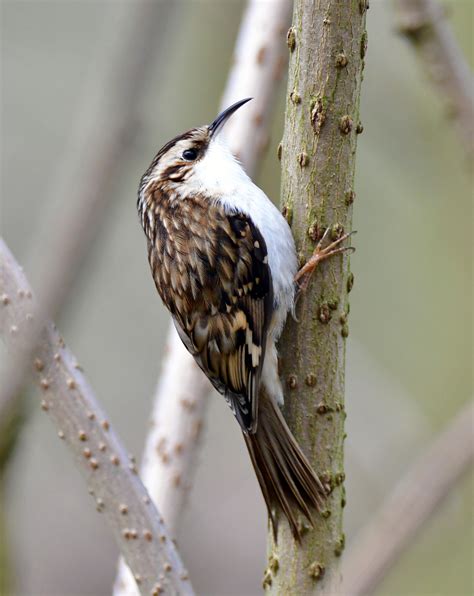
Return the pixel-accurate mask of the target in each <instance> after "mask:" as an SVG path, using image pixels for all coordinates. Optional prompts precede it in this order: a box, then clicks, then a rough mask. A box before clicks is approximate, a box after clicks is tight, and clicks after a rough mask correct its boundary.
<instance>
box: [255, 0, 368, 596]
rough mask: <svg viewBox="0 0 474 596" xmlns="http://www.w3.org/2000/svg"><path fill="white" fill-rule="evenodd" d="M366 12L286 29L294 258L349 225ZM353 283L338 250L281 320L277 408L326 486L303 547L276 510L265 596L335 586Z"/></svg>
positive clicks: (356, 2)
mask: <svg viewBox="0 0 474 596" xmlns="http://www.w3.org/2000/svg"><path fill="white" fill-rule="evenodd" d="M366 10H367V4H366V0H352V1H351V0H346V1H342V0H318V2H314V1H312V0H296V2H295V7H294V13H293V25H292V27H291V29H290V32H289V34H288V47H289V51H290V65H289V82H288V95H287V105H286V120H285V132H284V137H283V141H282V144H281V161H282V194H281V203H282V208H283V212H284V213H286V214H287V216H288V218H289V219H290V220H291V221H290V224H291V227H292V230H293V233H294V237H295V240H296V245H297V249H298V251H299V253H300V258H301V261H302V262H303V261H304V260H306V259H307V258H308V257H309V256H310V255H311V253H312V251H313V250H314V248H315V245H316V243H317V241H318V240H319V239H320V238H321V236H322V234H323V232H324V230H325V229H326V228H327V227H328V226H331V228H332V229H331V236H332V238H337V237H338V236H339V235H341V234H342V233H343V232H344V231H349V230H350V229H351V220H352V204H353V202H354V197H355V195H354V192H353V189H354V167H355V151H356V141H357V135H358V134H359V133H360V132H361V131H362V126H361V124H360V121H359V98H360V86H361V80H362V72H363V68H364V56H365V51H366V46H367V34H366V31H365V14H366ZM295 97H298V101H297V102H295V101H294V98H295ZM352 283H353V276H352V274H351V273H350V271H349V259H348V256H347V255H346V254H345V255H344V256H341V255H338V256H336V257H332V258H331V259H329V260H328V261H325V262H324V263H322V265H321V266H320V267H319V268H318V270H317V271H316V272H315V274H314V276H313V278H312V280H311V283H310V286H309V288H308V290H307V292H306V294H304V295H303V296H302V297H301V298H300V301H299V303H298V309H297V316H298V320H299V322H298V323H296V322H294V321H293V320H291V319H290V320H289V321H288V324H287V326H286V328H285V331H284V334H283V336H282V340H281V345H280V354H281V359H282V377H283V382H284V384H285V393H286V404H285V415H286V417H287V420H288V422H289V424H290V427H291V428H292V430H293V432H294V433H295V436H296V438H297V439H298V441H299V442H300V444H301V446H302V448H303V450H304V451H305V453H306V454H307V455H308V457H309V458H310V461H311V462H312V464H313V466H314V469H315V470H316V471H317V472H318V474H319V475H320V477H321V478H322V480H323V482H324V483H325V484H327V485H328V487H330V491H331V492H330V496H329V498H328V500H327V508H326V510H325V511H324V512H323V513H322V515H317V516H315V527H314V528H311V527H309V526H308V527H307V529H306V531H304V536H303V541H302V544H301V545H299V544H297V543H295V541H294V540H293V537H292V535H291V532H290V530H289V527H288V524H287V523H286V521H285V520H284V519H283V518H282V517H280V519H279V528H278V536H277V542H276V543H275V542H274V541H273V538H272V536H271V533H270V537H269V566H268V568H267V570H266V572H265V579H264V586H265V588H267V589H268V590H269V591H270V592H271V593H272V594H281V595H283V594H285V595H287V594H311V593H313V592H316V591H321V592H324V593H328V594H329V593H334V592H337V589H338V585H339V582H340V577H339V576H340V573H339V564H338V561H339V557H340V555H341V553H342V551H343V549H344V534H343V529H342V511H343V507H344V505H345V499H346V497H345V491H344V478H345V475H344V462H343V441H344V419H345V410H344V373H345V340H346V337H347V336H348V334H349V323H348V315H349V303H348V292H349V291H350V289H351V287H352ZM301 523H302V527H303V528H304V527H305V521H304V520H301ZM275 561H276V562H277V564H275Z"/></svg>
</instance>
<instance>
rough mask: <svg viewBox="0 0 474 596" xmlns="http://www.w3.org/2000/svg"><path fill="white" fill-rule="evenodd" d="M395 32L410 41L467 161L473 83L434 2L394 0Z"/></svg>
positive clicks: (471, 148)
mask: <svg viewBox="0 0 474 596" xmlns="http://www.w3.org/2000/svg"><path fill="white" fill-rule="evenodd" d="M395 4H396V6H397V9H398V13H399V29H400V31H401V33H403V34H404V35H405V36H406V37H407V39H409V40H410V42H411V43H412V45H413V47H414V49H415V50H416V51H417V53H418V56H419V57H420V60H421V63H422V66H423V67H424V68H425V69H426V70H427V71H428V74H429V75H430V78H431V81H432V83H433V85H434V87H435V89H436V92H437V94H438V95H440V96H441V97H442V98H444V99H445V100H446V102H447V104H448V108H449V114H450V115H451V116H452V118H453V121H454V122H455V124H456V128H457V130H458V133H459V135H460V138H461V141H462V143H463V145H464V148H465V150H466V153H467V155H468V158H469V159H470V160H472V158H473V157H474V81H473V77H472V73H471V70H470V68H469V65H468V63H467V61H466V59H465V57H464V55H463V53H462V51H461V49H460V47H459V45H458V43H457V41H456V38H455V37H454V34H453V32H452V30H451V28H450V27H449V25H448V23H447V22H446V17H445V14H444V10H443V8H442V7H441V5H440V4H438V3H437V2H436V0H395Z"/></svg>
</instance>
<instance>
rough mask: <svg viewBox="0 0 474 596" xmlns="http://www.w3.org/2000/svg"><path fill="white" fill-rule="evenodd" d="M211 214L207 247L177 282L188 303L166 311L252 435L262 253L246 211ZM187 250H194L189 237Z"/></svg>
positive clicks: (263, 290)
mask: <svg viewBox="0 0 474 596" xmlns="http://www.w3.org/2000/svg"><path fill="white" fill-rule="evenodd" d="M213 215H214V218H209V220H210V221H212V222H213V224H210V225H209V226H208V227H207V229H206V230H205V231H203V230H200V236H199V240H200V245H201V246H202V243H203V242H204V244H205V246H206V249H205V250H203V251H199V258H198V259H188V262H187V266H186V268H185V271H186V273H185V275H188V276H189V280H186V282H183V283H182V291H183V293H184V294H185V296H184V299H183V300H182V301H181V303H182V304H188V303H189V304H190V307H191V308H190V309H189V311H187V312H180V310H179V309H175V310H173V308H170V310H171V311H172V313H173V319H174V322H175V325H176V327H177V329H178V333H179V335H180V337H181V339H182V340H183V342H184V344H185V346H186V348H187V349H188V350H189V351H190V352H191V353H192V354H193V356H194V358H195V359H196V361H197V363H198V364H199V366H200V367H201V368H202V370H203V371H204V372H205V373H206V375H207V376H208V378H209V379H210V381H211V383H212V384H213V385H214V387H216V389H217V390H218V391H219V392H220V393H222V394H223V395H224V397H225V398H226V400H227V402H228V403H229V405H230V407H231V409H232V411H233V412H234V414H235V416H236V418H237V420H238V421H239V424H240V425H241V427H242V429H243V430H244V432H248V433H253V432H255V430H256V427H257V411H258V407H257V405H258V404H257V402H258V391H259V384H260V376H261V371H262V366H263V360H264V357H265V343H266V334H267V328H268V323H269V320H270V317H271V311H272V308H273V293H272V283H271V275H270V269H269V267H268V259H267V250H266V245H265V241H264V239H263V237H262V235H261V233H260V232H259V230H258V229H257V228H256V226H255V225H254V224H253V222H252V221H251V219H250V218H249V217H248V216H246V215H244V214H241V213H234V214H230V215H229V214H225V213H224V212H223V210H222V211H220V212H218V213H214V214H213ZM218 216H219V217H218ZM203 234H204V237H203ZM188 247H189V248H188V250H189V251H193V250H197V248H196V246H194V247H193V243H192V238H190V239H188ZM179 257H180V255H178V258H179ZM181 258H184V257H183V255H181ZM194 263H196V264H195V267H193V265H194ZM174 285H176V282H175V284H174ZM186 293H189V296H186ZM165 302H166V300H165Z"/></svg>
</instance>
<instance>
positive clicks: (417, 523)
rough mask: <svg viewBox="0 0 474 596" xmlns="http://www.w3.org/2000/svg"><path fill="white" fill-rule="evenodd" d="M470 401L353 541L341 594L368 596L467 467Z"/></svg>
mask: <svg viewBox="0 0 474 596" xmlns="http://www.w3.org/2000/svg"><path fill="white" fill-rule="evenodd" d="M473 422H474V402H470V403H468V404H467V405H466V406H465V407H464V408H462V410H461V411H460V412H458V414H457V415H456V416H455V418H454V419H453V420H452V421H451V422H450V424H449V425H448V426H447V428H446V429H445V430H444V431H443V432H442V433H441V434H440V435H439V436H438V437H436V438H435V439H434V441H433V443H432V444H431V445H429V446H428V448H427V449H426V451H425V453H424V454H423V455H421V456H420V457H419V458H418V460H417V461H416V462H415V463H414V465H413V466H412V467H411V468H410V469H409V470H408V472H407V474H406V475H405V476H404V477H403V478H402V479H401V480H400V482H399V483H398V485H397V487H396V488H395V490H394V491H393V493H392V494H391V495H390V496H389V497H388V499H387V500H386V501H385V503H384V504H383V505H382V508H381V509H380V510H379V511H378V513H377V514H376V515H375V516H374V518H373V519H372V521H371V522H370V523H369V524H368V525H367V527H366V528H364V529H363V530H362V532H361V535H359V536H356V538H355V540H354V546H352V547H351V549H350V551H349V552H348V555H347V559H346V560H345V561H344V566H343V571H344V587H343V590H342V593H343V594H348V595H351V596H363V595H366V594H372V593H373V592H374V591H375V590H376V588H377V587H378V585H379V584H380V582H381V581H382V579H383V578H384V577H385V576H386V574H387V572H388V571H389V570H390V569H391V568H392V567H393V566H394V565H395V564H396V563H397V561H398V558H399V557H400V555H401V553H402V552H404V550H405V549H406V548H407V547H408V546H409V545H410V543H411V542H412V540H413V538H414V536H415V535H416V534H417V533H418V532H419V531H420V530H421V529H422V528H423V526H424V524H425V523H426V521H427V520H428V519H429V518H430V517H431V516H432V515H433V514H434V513H435V512H436V510H437V509H438V507H439V506H440V505H441V503H442V502H443V500H444V499H445V498H446V496H447V495H448V494H449V493H450V492H451V491H452V490H453V488H454V487H455V486H456V485H457V483H458V482H459V480H460V479H461V478H462V477H463V475H464V474H465V473H466V472H467V471H468V470H469V469H470V468H471V466H472V462H473V459H474V441H473V436H472V429H473Z"/></svg>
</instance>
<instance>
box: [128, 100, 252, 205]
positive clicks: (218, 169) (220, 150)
mask: <svg viewBox="0 0 474 596" xmlns="http://www.w3.org/2000/svg"><path fill="white" fill-rule="evenodd" d="M250 99H251V98H248V99H242V100H240V101H238V102H236V103H234V104H233V105H231V106H230V107H228V108H227V109H225V110H224V111H223V112H221V113H220V114H219V116H217V118H216V119H215V120H214V121H213V122H212V123H211V124H209V125H205V126H200V127H199V128H192V129H191V130H188V131H187V132H185V133H183V134H181V135H179V136H177V137H175V138H174V139H172V140H171V141H169V142H168V143H166V145H164V146H163V147H162V148H161V149H160V150H159V151H158V153H157V154H156V156H155V158H154V159H153V161H152V163H151V165H150V167H149V168H148V170H147V171H146V172H145V174H144V175H143V177H142V180H141V184H140V192H139V194H140V195H142V194H143V193H144V192H145V190H146V188H147V187H148V186H150V185H152V184H153V185H155V184H158V185H159V186H161V187H162V188H163V190H166V191H168V192H173V191H178V192H179V193H181V194H183V196H184V195H186V194H187V193H189V192H201V193H202V192H203V191H204V192H206V193H208V194H213V193H217V194H219V193H220V192H222V191H224V189H225V187H226V186H228V185H229V184H232V180H233V179H234V178H235V177H236V176H239V175H240V176H241V175H243V176H245V177H246V174H245V173H244V172H243V170H242V168H241V166H240V165H239V164H238V163H237V162H236V160H235V159H234V157H233V156H232V154H231V153H230V151H229V149H228V148H227V146H226V144H225V143H224V142H223V140H222V139H221V138H220V136H219V132H220V131H221V130H222V128H223V126H224V124H225V123H226V122H227V120H228V119H229V118H230V117H231V116H232V114H234V112H236V111H237V110H238V109H239V108H240V107H242V106H243V105H244V104H246V103H247V102H248V101H250Z"/></svg>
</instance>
